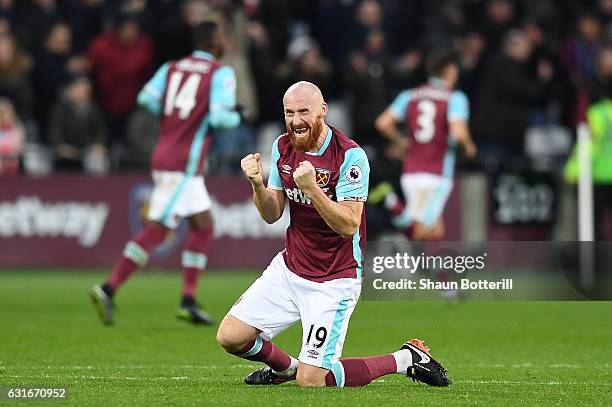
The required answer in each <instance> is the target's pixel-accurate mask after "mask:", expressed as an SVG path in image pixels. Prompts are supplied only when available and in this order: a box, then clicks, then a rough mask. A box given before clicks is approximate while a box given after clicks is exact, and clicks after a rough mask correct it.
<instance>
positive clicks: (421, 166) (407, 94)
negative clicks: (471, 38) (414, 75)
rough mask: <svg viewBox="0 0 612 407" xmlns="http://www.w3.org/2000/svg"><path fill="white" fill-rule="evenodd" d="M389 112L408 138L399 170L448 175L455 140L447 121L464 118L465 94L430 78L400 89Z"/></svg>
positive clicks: (451, 169) (450, 169)
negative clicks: (402, 89)
mask: <svg viewBox="0 0 612 407" xmlns="http://www.w3.org/2000/svg"><path fill="white" fill-rule="evenodd" d="M391 112H392V113H393V115H394V116H395V117H396V118H397V119H398V120H399V121H404V122H405V123H406V128H407V131H408V138H409V140H410V147H409V148H408V151H407V153H406V157H405V159H404V171H403V172H404V173H429V174H435V175H443V176H446V177H450V176H452V173H453V167H454V161H455V145H456V143H455V141H454V139H452V138H451V137H449V136H450V134H449V124H448V123H449V120H455V119H458V120H466V121H467V120H468V116H469V108H468V104H467V98H466V96H465V95H464V94H463V93H462V92H459V91H454V92H452V91H449V90H447V89H446V88H445V87H444V86H442V84H441V83H439V81H436V80H432V81H429V82H427V83H425V84H423V85H421V86H419V87H416V88H414V89H410V90H407V91H404V92H402V93H400V95H399V96H398V97H397V99H396V100H395V101H394V102H393V104H392V105H391Z"/></svg>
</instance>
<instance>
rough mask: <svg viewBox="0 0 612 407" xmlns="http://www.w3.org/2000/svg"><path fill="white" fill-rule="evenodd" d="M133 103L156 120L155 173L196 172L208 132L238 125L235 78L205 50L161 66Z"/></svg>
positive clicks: (201, 164)
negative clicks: (158, 171) (157, 138)
mask: <svg viewBox="0 0 612 407" xmlns="http://www.w3.org/2000/svg"><path fill="white" fill-rule="evenodd" d="M138 103H139V105H141V106H142V107H144V108H145V109H147V110H148V111H149V112H151V113H152V114H154V115H156V116H157V117H159V118H160V131H159V141H158V144H157V147H156V148H155V151H154V152H153V157H152V159H151V166H152V168H153V169H154V170H162V171H180V172H184V173H186V174H187V175H196V174H199V173H201V171H202V166H203V162H204V156H205V154H206V149H207V145H208V142H209V139H210V138H209V137H206V136H207V134H208V133H209V132H210V129H211V127H214V128H222V129H223V128H233V127H236V126H238V125H239V124H240V115H239V114H238V113H237V112H236V111H234V108H235V105H236V75H235V73H234V70H233V69H232V68H231V67H229V66H224V65H222V64H220V63H219V62H217V61H216V60H215V58H214V56H213V55H212V54H210V53H208V52H205V51H195V52H193V54H191V55H189V56H187V57H185V58H183V59H181V60H178V61H170V62H167V63H165V64H164V65H162V66H161V67H160V68H159V69H158V71H157V72H156V73H155V75H154V76H153V78H152V79H151V80H150V81H149V82H148V83H147V84H146V85H145V87H144V88H143V90H142V91H141V92H140V94H139V95H138Z"/></svg>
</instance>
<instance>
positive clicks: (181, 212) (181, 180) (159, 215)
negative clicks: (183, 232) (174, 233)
mask: <svg viewBox="0 0 612 407" xmlns="http://www.w3.org/2000/svg"><path fill="white" fill-rule="evenodd" d="M153 182H154V183H155V187H154V188H153V193H152V194H151V202H150V203H149V214H148V218H149V220H151V221H154V222H159V223H161V224H163V225H164V226H166V227H168V228H170V229H175V228H176V227H177V226H178V224H179V223H180V220H181V218H185V217H188V216H191V215H195V214H197V213H201V212H205V211H208V210H210V207H211V201H210V196H209V195H208V191H207V190H206V185H205V184H204V177H203V176H201V175H198V176H188V175H186V174H185V173H183V172H177V171H153Z"/></svg>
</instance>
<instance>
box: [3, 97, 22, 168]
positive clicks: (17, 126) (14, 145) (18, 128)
mask: <svg viewBox="0 0 612 407" xmlns="http://www.w3.org/2000/svg"><path fill="white" fill-rule="evenodd" d="M24 143H25V130H24V128H23V126H22V125H21V123H20V121H19V118H18V117H17V115H16V114H15V109H14V108H13V104H12V103H11V101H10V100H8V99H4V98H2V99H0V175H15V174H17V173H19V157H20V156H21V154H22V153H23V147H24Z"/></svg>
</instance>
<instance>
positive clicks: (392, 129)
mask: <svg viewBox="0 0 612 407" xmlns="http://www.w3.org/2000/svg"><path fill="white" fill-rule="evenodd" d="M397 123H398V119H397V118H396V117H395V115H394V114H393V112H392V111H391V109H386V110H385V111H384V112H382V113H381V114H380V115H379V116H378V118H377V119H376V122H375V126H376V130H378V131H379V132H380V134H382V136H383V137H385V138H386V139H387V140H389V141H390V142H391V143H392V144H393V145H394V146H396V147H398V148H399V149H400V150H402V151H404V150H406V148H408V140H407V139H406V137H404V136H403V135H402V133H401V132H400V131H399V129H398V128H397Z"/></svg>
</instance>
